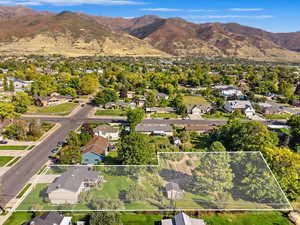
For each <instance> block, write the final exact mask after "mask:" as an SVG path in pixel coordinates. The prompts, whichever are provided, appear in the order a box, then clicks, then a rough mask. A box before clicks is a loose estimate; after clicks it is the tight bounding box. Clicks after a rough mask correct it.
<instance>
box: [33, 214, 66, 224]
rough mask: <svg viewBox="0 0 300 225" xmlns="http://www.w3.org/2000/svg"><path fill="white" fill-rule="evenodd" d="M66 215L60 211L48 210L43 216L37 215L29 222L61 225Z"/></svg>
mask: <svg viewBox="0 0 300 225" xmlns="http://www.w3.org/2000/svg"><path fill="white" fill-rule="evenodd" d="M63 218H64V216H63V215H62V214H60V213H58V212H53V211H52V212H48V213H46V214H44V215H42V216H37V217H35V218H34V219H33V220H32V221H30V222H29V223H28V225H29V224H34V225H54V224H56V225H59V224H60V223H61V221H62V220H63Z"/></svg>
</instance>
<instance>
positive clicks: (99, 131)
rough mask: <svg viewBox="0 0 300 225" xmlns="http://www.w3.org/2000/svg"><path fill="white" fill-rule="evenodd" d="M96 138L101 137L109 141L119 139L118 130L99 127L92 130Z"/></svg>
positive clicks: (107, 126)
mask: <svg viewBox="0 0 300 225" xmlns="http://www.w3.org/2000/svg"><path fill="white" fill-rule="evenodd" d="M93 131H94V134H95V135H96V136H102V137H105V138H107V139H109V140H118V139H119V128H117V127H112V126H109V125H99V126H97V127H96V128H94V129H93Z"/></svg>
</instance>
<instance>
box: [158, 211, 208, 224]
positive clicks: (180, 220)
mask: <svg viewBox="0 0 300 225" xmlns="http://www.w3.org/2000/svg"><path fill="white" fill-rule="evenodd" d="M161 224H162V225H206V223H205V222H204V220H201V219H194V218H191V217H189V216H188V215H186V214H185V213H183V212H181V213H179V214H177V215H176V216H175V218H174V219H163V220H162V221H161Z"/></svg>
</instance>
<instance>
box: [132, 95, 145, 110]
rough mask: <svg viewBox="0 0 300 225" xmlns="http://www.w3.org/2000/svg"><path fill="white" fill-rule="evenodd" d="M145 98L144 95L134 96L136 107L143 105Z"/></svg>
mask: <svg viewBox="0 0 300 225" xmlns="http://www.w3.org/2000/svg"><path fill="white" fill-rule="evenodd" d="M146 101H147V100H146V98H145V97H135V98H134V103H135V104H136V106H137V107H141V108H142V107H144V105H145V103H146Z"/></svg>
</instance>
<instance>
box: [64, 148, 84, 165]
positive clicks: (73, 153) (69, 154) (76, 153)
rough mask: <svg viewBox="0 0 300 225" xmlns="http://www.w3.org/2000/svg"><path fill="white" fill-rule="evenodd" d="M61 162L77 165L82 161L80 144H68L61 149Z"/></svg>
mask: <svg viewBox="0 0 300 225" xmlns="http://www.w3.org/2000/svg"><path fill="white" fill-rule="evenodd" d="M59 160H60V162H61V164H66V165H76V164H79V163H81V160H82V156H81V152H80V148H79V147H78V146H71V145H66V146H64V147H62V148H61V150H60V151H59Z"/></svg>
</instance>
